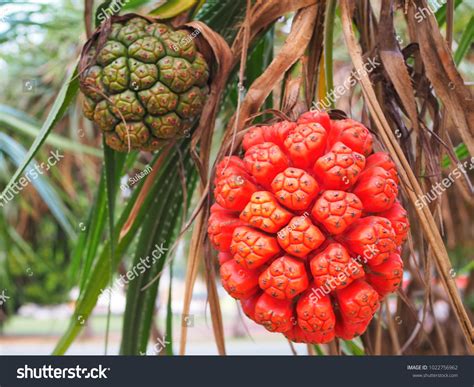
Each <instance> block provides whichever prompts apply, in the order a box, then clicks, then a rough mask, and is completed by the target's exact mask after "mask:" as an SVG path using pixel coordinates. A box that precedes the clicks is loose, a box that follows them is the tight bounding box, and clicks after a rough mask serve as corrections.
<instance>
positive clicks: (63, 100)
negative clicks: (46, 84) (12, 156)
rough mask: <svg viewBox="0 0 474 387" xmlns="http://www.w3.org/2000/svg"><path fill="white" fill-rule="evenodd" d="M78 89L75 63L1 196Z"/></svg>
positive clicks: (16, 178) (61, 115)
mask: <svg viewBox="0 0 474 387" xmlns="http://www.w3.org/2000/svg"><path fill="white" fill-rule="evenodd" d="M78 89H79V80H78V77H77V65H76V66H75V67H74V70H73V71H71V72H70V74H69V75H68V76H67V77H66V79H65V81H64V84H63V86H62V87H61V90H60V91H59V93H58V97H57V98H56V100H55V101H54V104H53V106H52V108H51V111H50V112H49V114H48V117H47V118H46V121H45V122H44V124H43V126H42V127H41V130H40V133H39V134H38V137H36V139H35V141H34V142H33V144H32V145H31V147H30V149H29V150H28V153H27V154H26V156H25V159H24V160H23V162H22V163H21V165H20V166H19V167H18V169H17V170H16V172H15V173H14V175H13V177H12V178H11V179H10V181H9V182H8V184H7V186H6V187H5V189H4V190H3V192H2V195H1V196H3V195H4V194H5V193H6V192H8V190H9V189H10V188H11V187H12V185H13V184H15V183H16V182H17V181H18V179H19V178H20V176H21V175H22V173H23V172H24V171H25V169H26V167H27V166H28V164H29V163H30V162H31V160H33V158H34V157H35V155H36V153H37V152H38V150H39V149H40V148H41V145H43V143H44V142H45V140H46V138H47V137H48V134H49V133H50V132H51V129H52V128H53V127H54V126H55V125H56V124H57V123H58V121H59V120H60V119H61V118H62V117H63V115H64V113H65V112H66V110H67V109H68V107H69V104H70V103H71V101H72V100H73V98H74V97H75V96H76V94H77V91H78Z"/></svg>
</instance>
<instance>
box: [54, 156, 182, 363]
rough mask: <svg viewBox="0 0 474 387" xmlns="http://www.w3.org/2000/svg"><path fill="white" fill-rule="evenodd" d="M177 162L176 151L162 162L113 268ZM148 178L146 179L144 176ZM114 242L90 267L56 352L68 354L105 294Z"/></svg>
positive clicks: (120, 221) (118, 227)
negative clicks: (102, 292)
mask: <svg viewBox="0 0 474 387" xmlns="http://www.w3.org/2000/svg"><path fill="white" fill-rule="evenodd" d="M176 162H177V155H176V153H174V152H173V153H172V154H170V155H169V156H168V157H167V159H166V161H165V163H164V164H163V165H162V168H161V170H160V171H159V172H158V174H157V176H156V177H155V180H154V182H153V185H152V187H151V188H150V191H149V195H148V196H147V197H146V198H145V199H144V201H143V203H142V205H141V207H140V209H139V211H138V213H137V215H136V217H135V221H134V222H133V223H132V225H131V227H130V230H129V232H128V233H127V234H126V235H125V236H124V237H123V238H122V239H121V240H120V242H119V243H118V245H117V248H116V254H115V258H116V261H114V262H112V266H113V267H112V269H113V270H114V271H116V269H117V266H118V263H119V262H120V258H121V257H122V256H123V254H124V253H125V252H126V251H127V249H128V248H129V247H130V244H131V242H132V240H133V239H134V238H135V236H136V234H137V232H138V230H139V229H140V227H141V226H142V224H143V220H144V218H145V216H146V215H147V214H148V212H149V211H150V208H151V206H152V205H153V203H154V201H155V198H156V197H157V196H159V190H160V189H162V188H163V180H162V179H163V176H164V175H166V174H169V173H171V171H172V170H175V165H176ZM143 180H145V179H143ZM143 184H144V182H140V184H139V186H138V187H137V189H136V190H134V191H133V193H132V197H131V198H130V199H129V201H128V202H127V205H126V207H125V209H124V210H123V211H122V213H121V215H120V218H119V219H118V221H117V223H116V225H115V233H116V234H117V235H118V234H119V233H120V230H121V229H122V227H123V225H124V224H125V222H126V221H127V219H128V217H129V215H130V213H131V211H132V208H133V207H134V205H135V202H136V200H137V198H138V196H139V194H140V191H141V189H142V188H143ZM109 254H110V246H109V242H106V243H105V244H104V246H103V247H102V250H101V253H100V254H99V255H98V256H97V257H95V258H94V262H93V263H92V265H91V267H90V272H89V275H88V276H87V279H86V281H85V283H84V287H83V288H84V289H83V291H81V294H80V296H79V298H78V300H77V302H76V308H75V312H74V315H73V316H72V318H71V321H70V324H69V327H68V329H67V330H66V332H65V333H64V335H63V336H62V338H61V339H60V341H59V342H58V344H57V346H56V348H55V349H54V352H53V354H55V355H60V354H64V353H65V352H66V351H67V349H68V348H69V346H70V345H71V343H72V342H73V340H74V339H75V338H76V336H77V335H78V334H79V332H80V331H81V330H82V328H83V327H84V323H85V321H86V320H87V319H88V318H89V316H90V314H91V312H92V310H93V309H94V306H95V304H96V303H97V299H98V297H99V295H100V294H101V291H102V290H104V289H106V288H107V281H108V278H109V277H108V276H109V273H110V270H111V267H110V259H109Z"/></svg>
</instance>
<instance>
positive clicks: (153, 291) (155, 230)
mask: <svg viewBox="0 0 474 387" xmlns="http://www.w3.org/2000/svg"><path fill="white" fill-rule="evenodd" d="M184 158H185V161H184V163H185V166H184V168H185V171H186V172H187V176H188V178H187V190H188V192H192V188H193V185H194V182H195V177H196V176H195V171H194V168H193V166H192V162H191V157H190V155H189V150H188V151H187V153H186V154H185V156H184ZM164 185H165V186H166V187H167V188H166V190H165V192H164V193H163V195H161V196H160V201H159V202H157V203H156V208H155V209H154V210H152V211H153V212H150V216H149V217H148V219H147V220H146V222H145V224H144V227H143V228H142V233H141V236H140V240H139V242H138V245H137V251H136V252H135V258H134V263H133V266H134V267H136V266H138V265H139V262H140V261H141V259H143V258H144V257H150V256H151V254H152V253H153V250H155V249H156V245H158V246H161V244H162V243H163V244H166V246H164V247H166V248H168V247H169V246H170V245H172V244H173V243H174V240H175V238H176V236H177V234H178V232H179V225H180V220H181V215H182V213H181V211H182V208H183V192H182V188H181V185H180V177H179V175H178V174H176V173H171V174H170V175H168V176H166V178H165V181H164ZM188 200H189V196H188ZM187 205H189V203H187ZM166 256H167V253H166V254H163V256H162V257H161V258H160V259H159V260H158V262H156V263H155V264H154V265H152V266H151V267H150V268H149V269H148V270H146V271H145V272H144V273H141V274H140V276H139V277H138V278H136V279H134V280H133V281H131V282H130V283H129V287H128V291H127V304H126V310H125V316H124V325H123V334H122V346H121V353H122V354H127V355H131V354H135V355H137V354H139V353H144V352H146V347H147V344H148V340H149V336H150V328H151V323H152V316H153V312H154V305H155V300H156V295H157V291H158V285H159V281H156V282H154V283H153V284H152V285H151V286H149V287H148V288H146V289H145V290H142V288H143V287H144V286H145V285H147V284H148V283H149V282H150V281H151V280H152V279H153V278H154V277H156V276H157V275H158V274H159V273H160V272H161V270H162V269H163V265H164V262H165V260H166Z"/></svg>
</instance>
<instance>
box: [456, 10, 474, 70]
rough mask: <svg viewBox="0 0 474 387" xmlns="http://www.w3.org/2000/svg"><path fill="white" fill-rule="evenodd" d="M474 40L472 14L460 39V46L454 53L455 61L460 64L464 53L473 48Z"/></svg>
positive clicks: (473, 17)
mask: <svg viewBox="0 0 474 387" xmlns="http://www.w3.org/2000/svg"><path fill="white" fill-rule="evenodd" d="M473 40H474V16H471V19H470V20H469V23H467V26H466V28H465V29H464V32H463V33H462V36H461V39H460V40H459V44H458V48H457V49H456V52H455V53H454V63H456V65H459V64H460V63H461V61H462V58H464V55H466V53H467V52H468V50H469V49H470V48H471V44H472V41H473Z"/></svg>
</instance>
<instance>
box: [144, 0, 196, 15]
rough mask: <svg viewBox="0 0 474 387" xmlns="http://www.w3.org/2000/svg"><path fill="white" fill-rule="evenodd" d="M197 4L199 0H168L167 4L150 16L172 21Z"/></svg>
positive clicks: (153, 11) (152, 12)
mask: <svg viewBox="0 0 474 387" xmlns="http://www.w3.org/2000/svg"><path fill="white" fill-rule="evenodd" d="M196 4H197V0H167V1H166V3H164V4H163V5H160V6H159V7H158V8H155V9H154V10H152V11H151V12H150V15H153V16H159V17H160V18H162V19H171V18H173V17H175V16H178V15H179V14H180V13H183V12H184V11H187V10H188V9H190V8H192V7H194V6H195V5H196Z"/></svg>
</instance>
